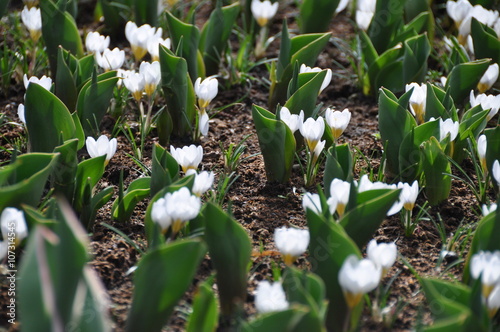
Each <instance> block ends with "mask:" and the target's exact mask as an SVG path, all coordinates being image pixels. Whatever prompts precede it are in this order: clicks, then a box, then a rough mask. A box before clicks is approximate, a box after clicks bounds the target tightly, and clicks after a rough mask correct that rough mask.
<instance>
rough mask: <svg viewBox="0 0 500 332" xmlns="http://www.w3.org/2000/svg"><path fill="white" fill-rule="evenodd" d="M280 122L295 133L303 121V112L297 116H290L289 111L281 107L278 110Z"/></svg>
mask: <svg viewBox="0 0 500 332" xmlns="http://www.w3.org/2000/svg"><path fill="white" fill-rule="evenodd" d="M279 115H280V120H281V121H283V122H284V123H285V124H286V125H287V126H288V128H290V130H291V131H292V133H295V132H296V131H297V129H299V127H300V124H301V123H302V122H303V121H304V111H300V113H299V114H291V113H290V110H289V109H288V108H286V107H285V106H283V107H282V108H281V109H280V113H279Z"/></svg>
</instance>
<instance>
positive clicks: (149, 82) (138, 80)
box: [121, 61, 161, 101]
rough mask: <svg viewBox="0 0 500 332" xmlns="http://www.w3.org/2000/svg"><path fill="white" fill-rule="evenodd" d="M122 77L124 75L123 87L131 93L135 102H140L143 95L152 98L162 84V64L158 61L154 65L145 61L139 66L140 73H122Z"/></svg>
mask: <svg viewBox="0 0 500 332" xmlns="http://www.w3.org/2000/svg"><path fill="white" fill-rule="evenodd" d="M121 75H123V85H125V87H126V88H127V89H128V90H129V91H130V93H131V94H132V96H133V97H134V99H135V100H137V101H140V100H141V98H142V94H143V93H146V95H147V96H148V97H151V96H152V95H153V93H154V92H155V91H156V87H157V86H158V84H160V81H161V70H160V63H159V62H158V61H153V62H152V63H149V62H145V61H143V62H141V65H140V66H139V72H135V71H133V70H131V71H124V72H121Z"/></svg>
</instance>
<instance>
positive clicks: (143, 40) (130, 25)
mask: <svg viewBox="0 0 500 332" xmlns="http://www.w3.org/2000/svg"><path fill="white" fill-rule="evenodd" d="M162 33H163V30H162V29H161V28H158V30H156V29H155V28H153V27H152V26H150V25H149V24H143V25H141V26H140V27H137V24H135V23H134V22H131V21H128V22H127V24H126V25H125V37H127V40H128V42H129V43H130V47H131V48H132V53H133V54H134V58H135V60H136V61H140V60H141V59H142V58H143V57H144V56H145V55H146V53H147V52H148V43H149V40H153V38H159V37H161V35H162Z"/></svg>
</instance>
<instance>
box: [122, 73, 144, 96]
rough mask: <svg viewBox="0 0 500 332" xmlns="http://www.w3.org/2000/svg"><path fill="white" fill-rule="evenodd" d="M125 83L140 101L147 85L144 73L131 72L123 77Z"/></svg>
mask: <svg viewBox="0 0 500 332" xmlns="http://www.w3.org/2000/svg"><path fill="white" fill-rule="evenodd" d="M123 85H125V87H126V88H127V90H128V91H130V93H131V94H132V96H133V97H134V99H135V100H136V101H140V100H141V98H142V93H143V92H144V88H145V86H146V81H145V80H144V75H142V74H141V73H135V72H133V73H130V74H129V75H128V76H127V77H126V78H124V79H123Z"/></svg>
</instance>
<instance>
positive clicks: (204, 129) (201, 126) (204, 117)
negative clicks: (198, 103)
mask: <svg viewBox="0 0 500 332" xmlns="http://www.w3.org/2000/svg"><path fill="white" fill-rule="evenodd" d="M209 120H210V118H209V117H208V114H207V112H203V113H202V114H200V117H199V119H198V132H199V133H200V135H201V136H207V134H208V125H209Z"/></svg>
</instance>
